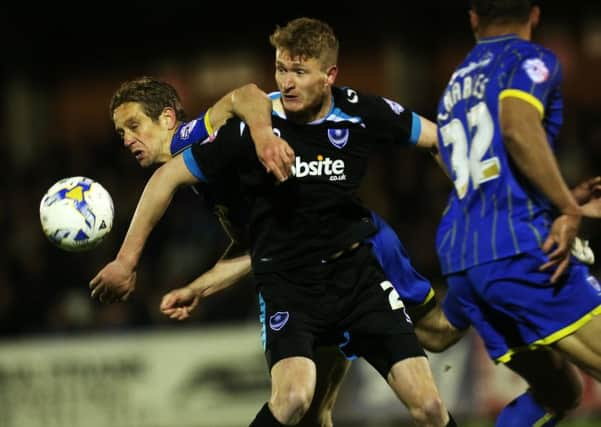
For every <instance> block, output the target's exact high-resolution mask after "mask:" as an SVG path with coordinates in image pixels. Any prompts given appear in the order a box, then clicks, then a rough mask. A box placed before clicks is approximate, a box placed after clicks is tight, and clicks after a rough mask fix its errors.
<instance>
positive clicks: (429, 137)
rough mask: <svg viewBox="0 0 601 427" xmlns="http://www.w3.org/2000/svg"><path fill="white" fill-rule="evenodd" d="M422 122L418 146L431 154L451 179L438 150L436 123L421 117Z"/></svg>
mask: <svg viewBox="0 0 601 427" xmlns="http://www.w3.org/2000/svg"><path fill="white" fill-rule="evenodd" d="M419 118H420V120H421V130H422V131H421V133H420V135H419V139H418V140H417V146H418V147H420V148H424V149H426V150H428V151H429V152H430V154H431V155H432V157H434V160H436V163H437V164H438V167H440V169H442V171H443V172H444V173H445V175H446V176H447V177H449V178H450V177H451V176H450V175H449V172H448V171H447V167H446V165H445V164H444V161H443V160H442V157H441V156H440V150H439V148H438V131H437V127H436V123H434V122H431V121H430V120H428V119H426V118H424V117H421V116H419Z"/></svg>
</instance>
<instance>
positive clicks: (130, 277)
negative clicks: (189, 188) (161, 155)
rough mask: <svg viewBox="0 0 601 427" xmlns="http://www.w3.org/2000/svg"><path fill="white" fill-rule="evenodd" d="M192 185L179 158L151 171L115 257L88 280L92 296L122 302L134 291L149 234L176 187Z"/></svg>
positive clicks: (105, 300) (194, 181) (192, 181)
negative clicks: (152, 172)
mask: <svg viewBox="0 0 601 427" xmlns="http://www.w3.org/2000/svg"><path fill="white" fill-rule="evenodd" d="M196 182H198V180H197V179H196V178H195V177H194V176H193V175H192V174H191V173H190V172H189V171H188V168H187V167H186V165H185V163H184V159H183V156H181V155H180V156H177V157H175V158H174V159H172V160H170V161H169V162H167V163H165V164H164V165H163V166H161V167H160V168H159V169H157V170H156V171H155V172H154V174H153V175H152V176H151V178H150V179H149V180H148V183H147V184H146V187H145V188H144V192H143V193H142V196H141V198H140V200H139V201H138V206H137V207H136V211H135V213H134V216H133V218H132V220H131V223H130V226H129V230H128V231H127V234H126V236H125V239H124V241H123V244H122V245H121V249H120V250H119V252H118V254H117V257H116V258H115V260H114V261H112V262H110V263H109V264H107V265H106V266H105V267H104V268H103V269H102V270H100V272H99V273H98V274H97V275H96V276H95V277H94V278H93V279H92V280H91V281H90V289H91V290H92V297H98V298H99V299H100V300H101V301H103V302H114V301H119V300H121V301H125V300H126V299H127V298H128V297H129V295H130V294H131V293H132V292H133V291H134V289H135V284H136V268H137V265H138V261H139V259H140V256H141V254H142V250H143V249H144V245H145V244H146V240H147V239H148V236H149V235H150V232H151V231H152V230H153V228H154V227H155V225H156V224H157V223H158V221H159V220H160V219H161V217H162V216H163V214H164V213H165V211H166V210H167V208H168V207H169V204H170V203H171V199H172V198H173V195H174V194H175V192H176V191H177V189H178V187H179V186H181V185H185V184H194V183H196Z"/></svg>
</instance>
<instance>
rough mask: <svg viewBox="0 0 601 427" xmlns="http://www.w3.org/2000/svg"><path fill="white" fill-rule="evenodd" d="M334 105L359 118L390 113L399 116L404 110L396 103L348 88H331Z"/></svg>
mask: <svg viewBox="0 0 601 427" xmlns="http://www.w3.org/2000/svg"><path fill="white" fill-rule="evenodd" d="M332 95H333V96H334V103H335V104H336V105H337V106H338V107H339V108H340V110H342V111H344V112H346V113H348V114H351V115H359V116H363V117H365V116H369V115H370V114H381V113H382V112H388V111H392V112H393V113H395V114H396V115H399V114H400V113H402V112H403V111H405V108H404V107H403V106H402V105H401V104H399V103H398V102H396V101H393V100H392V99H389V98H386V97H384V96H380V95H373V94H370V93H365V92H361V91H359V90H356V89H353V88H350V87H333V88H332Z"/></svg>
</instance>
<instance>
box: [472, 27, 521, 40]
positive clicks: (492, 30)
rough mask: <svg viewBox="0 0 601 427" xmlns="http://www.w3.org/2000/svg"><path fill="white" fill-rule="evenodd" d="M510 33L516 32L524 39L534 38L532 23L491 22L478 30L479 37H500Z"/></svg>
mask: <svg viewBox="0 0 601 427" xmlns="http://www.w3.org/2000/svg"><path fill="white" fill-rule="evenodd" d="M509 34H516V35H517V36H518V37H519V38H521V39H524V40H531V39H532V30H531V28H530V25H524V24H490V25H487V26H486V27H484V28H481V29H480V30H479V31H478V36H477V38H478V39H483V38H489V37H500V36H506V35H509Z"/></svg>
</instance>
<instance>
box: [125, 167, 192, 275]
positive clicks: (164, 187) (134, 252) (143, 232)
mask: <svg viewBox="0 0 601 427" xmlns="http://www.w3.org/2000/svg"><path fill="white" fill-rule="evenodd" d="M177 163H181V165H182V166H183V160H182V159H181V156H179V157H176V158H175V159H173V160H170V161H169V162H168V163H166V164H165V165H163V166H162V167H160V168H159V169H157V170H156V171H155V172H154V173H153V175H152V176H151V177H150V179H149V180H148V183H147V184H146V187H145V188H144V191H143V193H142V196H141V197H140V200H139V201H138V205H137V207H136V211H135V212H134V215H133V217H132V220H131V223H130V225H129V229H128V231H127V234H126V235H125V239H124V241H123V244H122V245H121V249H120V250H119V253H118V254H117V258H118V259H119V260H120V261H122V262H124V263H126V265H127V266H129V267H131V268H132V269H134V268H135V267H136V266H137V264H138V261H139V259H140V256H141V254H142V250H143V249H144V245H145V244H146V240H147V239H148V236H149V235H150V233H151V231H152V230H153V229H154V227H155V226H156V224H157V223H158V221H159V220H160V219H161V217H162V216H163V214H164V213H165V211H166V210H167V207H168V206H169V204H170V203H171V200H172V198H173V195H174V194H175V192H176V190H177V188H178V186H179V185H180V184H181V181H180V177H179V176H178V174H177V173H176V172H177V171H175V170H174V169H175V168H174V167H173V166H175V164H177Z"/></svg>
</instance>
